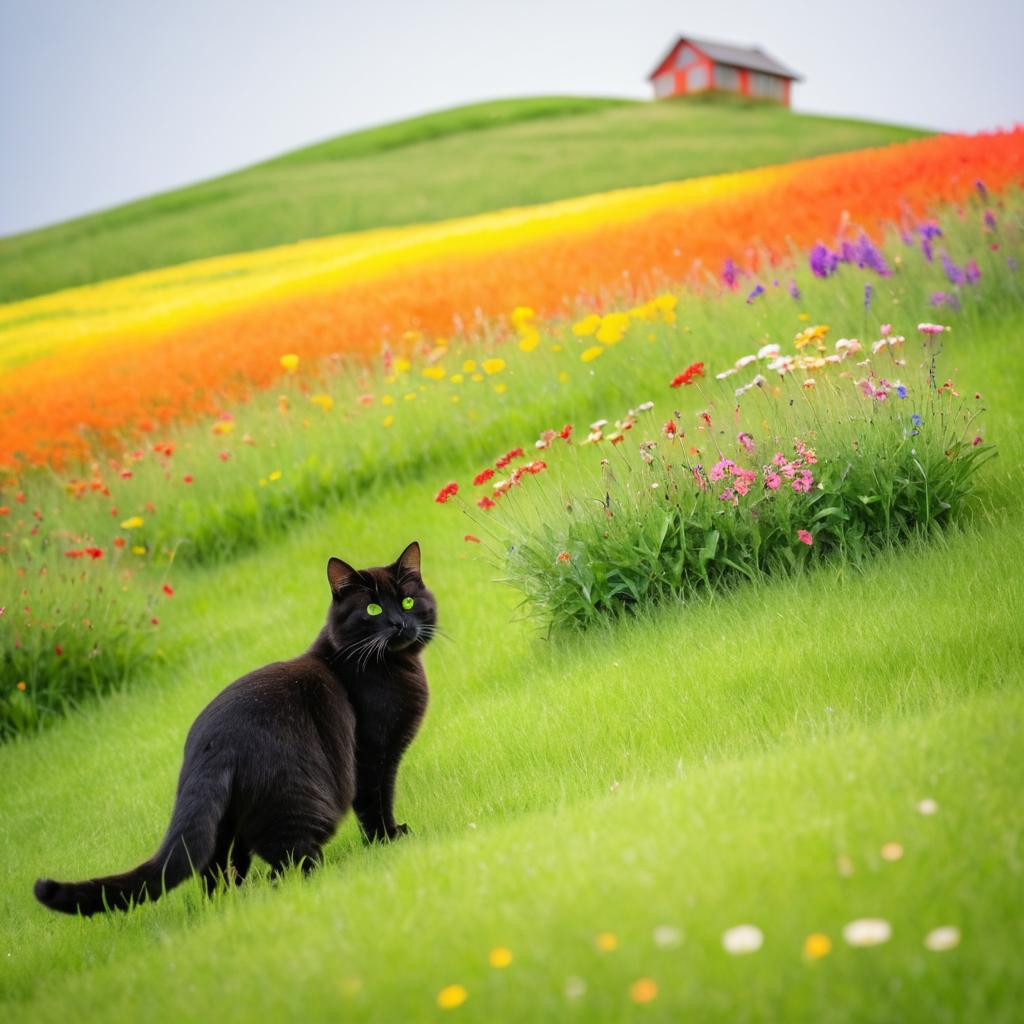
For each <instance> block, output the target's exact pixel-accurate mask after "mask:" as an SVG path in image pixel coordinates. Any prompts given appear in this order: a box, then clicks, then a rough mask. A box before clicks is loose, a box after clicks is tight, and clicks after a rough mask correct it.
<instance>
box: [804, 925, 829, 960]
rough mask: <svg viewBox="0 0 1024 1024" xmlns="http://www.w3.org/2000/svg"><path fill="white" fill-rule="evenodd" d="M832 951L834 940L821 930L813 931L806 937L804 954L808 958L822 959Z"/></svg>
mask: <svg viewBox="0 0 1024 1024" xmlns="http://www.w3.org/2000/svg"><path fill="white" fill-rule="evenodd" d="M831 952H832V940H831V939H830V938H829V937H828V936H827V935H823V934H822V933H821V932H812V933H811V934H810V935H808V936H807V938H806V939H804V956H805V957H807V959H808V960H820V959H821V958H822V957H823V956H828V955H829V953H831Z"/></svg>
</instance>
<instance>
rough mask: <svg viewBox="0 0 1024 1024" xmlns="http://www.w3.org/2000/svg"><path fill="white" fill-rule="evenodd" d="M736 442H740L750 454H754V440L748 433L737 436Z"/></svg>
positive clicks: (743, 432)
mask: <svg viewBox="0 0 1024 1024" xmlns="http://www.w3.org/2000/svg"><path fill="white" fill-rule="evenodd" d="M736 440H737V441H739V443H740V444H741V445H743V447H744V448H746V450H747V451H748V452H749V453H751V454H753V451H754V439H753V438H752V437H751V436H750V435H749V434H748V433H747V432H746V431H741V432H740V433H739V434H737V435H736Z"/></svg>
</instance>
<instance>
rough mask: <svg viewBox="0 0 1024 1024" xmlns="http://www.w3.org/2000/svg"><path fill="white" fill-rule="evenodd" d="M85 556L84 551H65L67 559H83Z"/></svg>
mask: <svg viewBox="0 0 1024 1024" xmlns="http://www.w3.org/2000/svg"><path fill="white" fill-rule="evenodd" d="M84 554H85V552H84V551H65V552H64V555H65V556H66V557H67V558H81V557H82V556H83V555H84Z"/></svg>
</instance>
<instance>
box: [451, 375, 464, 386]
mask: <svg viewBox="0 0 1024 1024" xmlns="http://www.w3.org/2000/svg"><path fill="white" fill-rule="evenodd" d="M448 379H449V380H450V381H451V382H452V383H453V384H461V383H462V382H463V381H464V380H465V379H466V378H465V377H463V376H462V374H461V373H453V374H452V375H451V376H450V377H449V378H448Z"/></svg>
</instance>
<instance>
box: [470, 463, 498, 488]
mask: <svg viewBox="0 0 1024 1024" xmlns="http://www.w3.org/2000/svg"><path fill="white" fill-rule="evenodd" d="M492 476H494V470H493V469H491V468H490V467H489V466H488V468H487V469H482V470H480V472H479V473H477V475H476V476H475V477H473V486H474V487H479V486H480V485H481V484H485V483H487V481H488V480H490V479H491V477H492Z"/></svg>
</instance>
